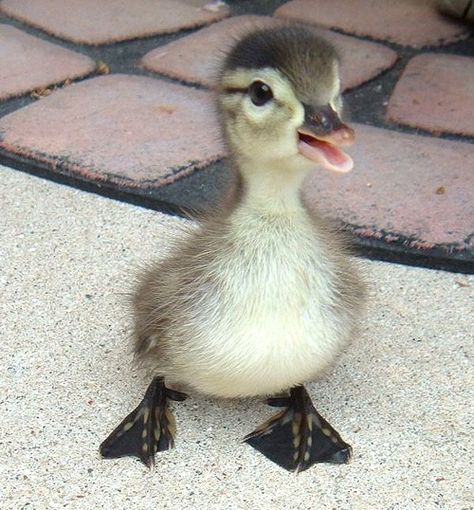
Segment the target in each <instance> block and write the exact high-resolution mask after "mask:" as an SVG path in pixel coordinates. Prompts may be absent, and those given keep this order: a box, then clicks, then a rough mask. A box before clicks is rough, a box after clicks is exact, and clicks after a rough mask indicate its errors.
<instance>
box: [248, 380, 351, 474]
mask: <svg viewBox="0 0 474 510" xmlns="http://www.w3.org/2000/svg"><path fill="white" fill-rule="evenodd" d="M268 403H269V404H270V405H272V406H275V407H285V409H283V410H282V411H280V412H279V413H277V414H276V415H275V416H273V417H272V418H270V419H269V420H268V421H266V422H265V423H263V424H262V425H261V426H260V427H259V428H258V429H257V430H255V431H254V432H252V433H251V434H248V435H247V436H246V437H245V439H244V440H245V441H246V442H247V443H248V444H249V445H250V446H252V447H253V448H255V449H256V450H258V451H259V452H260V453H262V454H263V455H265V457H267V458H268V459H270V460H271V461H273V462H275V463H277V464H278V465H279V466H281V467H283V468H285V469H287V470H288V471H296V472H299V471H304V470H305V469H308V468H309V467H311V466H312V465H313V464H316V463H317V462H330V463H334V464H343V463H347V462H349V460H350V458H351V453H352V448H351V447H350V445H348V444H347V443H345V442H344V441H343V440H342V439H341V436H340V435H339V434H338V433H337V432H336V431H335V430H334V429H333V428H332V427H331V425H329V423H328V422H327V421H326V420H325V419H324V418H323V417H322V416H321V415H320V414H319V413H318V412H317V411H316V409H315V408H314V406H313V404H312V402H311V399H310V397H309V395H308V393H307V392H306V390H305V389H304V387H303V386H298V387H297V388H293V389H292V390H291V391H290V396H289V397H277V398H274V399H269V400H268Z"/></svg>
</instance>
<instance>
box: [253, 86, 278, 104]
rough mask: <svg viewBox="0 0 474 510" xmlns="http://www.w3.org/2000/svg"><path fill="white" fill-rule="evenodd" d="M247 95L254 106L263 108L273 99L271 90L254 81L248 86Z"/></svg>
mask: <svg viewBox="0 0 474 510" xmlns="http://www.w3.org/2000/svg"><path fill="white" fill-rule="evenodd" d="M248 93H249V96H250V99H251V101H252V103H253V104H254V105H255V106H263V105H264V104H265V103H268V101H270V99H272V98H273V92H272V89H271V88H270V87H269V86H268V85H267V84H266V83H263V81H254V82H253V83H252V84H251V85H250V87H249V90H248Z"/></svg>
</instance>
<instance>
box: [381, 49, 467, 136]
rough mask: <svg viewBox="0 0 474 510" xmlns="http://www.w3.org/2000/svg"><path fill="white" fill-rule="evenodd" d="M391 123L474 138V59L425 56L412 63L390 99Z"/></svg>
mask: <svg viewBox="0 0 474 510" xmlns="http://www.w3.org/2000/svg"><path fill="white" fill-rule="evenodd" d="M387 119H388V120H391V121H394V122H399V123H400V124H407V125H409V126H414V127H420V128H423V129H428V130H430V131H449V132H451V133H461V134H463V135H470V136H474V58H469V57H459V56H456V55H441V54H425V55H418V56H416V57H415V58H413V59H411V60H410V62H409V63H408V65H407V66H406V68H405V70H404V71H403V74H402V76H401V78H400V80H399V81H398V83H397V85H396V87H395V90H394V92H393V95H392V97H391V99H390V102H389V105H388V111H387Z"/></svg>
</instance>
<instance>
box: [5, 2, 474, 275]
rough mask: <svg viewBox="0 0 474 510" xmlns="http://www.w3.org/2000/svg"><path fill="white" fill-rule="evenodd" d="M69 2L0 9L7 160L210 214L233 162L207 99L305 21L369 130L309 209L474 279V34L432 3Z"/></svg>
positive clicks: (362, 131) (405, 254) (312, 187)
mask: <svg viewBox="0 0 474 510" xmlns="http://www.w3.org/2000/svg"><path fill="white" fill-rule="evenodd" d="M64 5H65V4H64V2H60V1H59V0H2V1H0V163H1V162H2V161H3V162H5V161H8V163H9V164H10V166H15V164H16V162H18V168H20V167H21V168H22V169H27V170H28V171H30V172H32V173H34V172H35V171H36V169H39V168H41V169H42V172H43V173H44V172H46V173H48V172H49V174H50V175H51V176H56V178H61V176H68V177H72V178H73V180H74V179H75V182H77V183H81V182H86V183H88V186H90V187H91V189H96V190H97V191H100V192H103V193H108V192H110V193H112V191H114V190H115V191H118V192H119V193H120V194H121V196H122V197H124V198H125V199H127V197H130V199H133V200H138V201H140V197H145V196H146V198H147V200H148V201H150V200H151V202H153V200H156V203H157V204H163V203H164V204H169V205H170V206H172V207H174V208H175V209H178V208H184V209H186V208H191V207H193V208H195V207H196V202H198V205H199V206H200V208H202V209H205V208H207V207H209V204H210V203H212V202H213V201H214V200H215V194H216V193H217V190H218V189H220V188H222V186H223V183H224V182H225V175H226V166H225V163H221V160H222V159H223V158H224V156H225V151H224V149H223V146H222V143H221V141H220V136H219V133H218V127H217V123H216V119H215V113H214V108H213V105H212V93H211V92H209V91H207V90H200V89H203V88H204V89H206V88H208V87H212V85H213V80H214V76H215V71H216V69H217V68H218V65H219V60H220V58H221V57H222V54H223V51H224V50H225V49H226V48H228V47H229V45H230V44H231V43H232V41H233V40H234V39H235V37H238V36H239V35H241V34H242V33H245V31H247V30H250V29H251V28H252V27H254V26H260V25H265V26H268V25H270V26H271V25H277V24H279V23H282V22H288V20H299V21H305V22H308V23H311V24H314V25H315V26H317V27H318V29H319V30H320V31H321V33H322V34H323V35H325V37H327V38H328V39H330V40H331V41H332V42H333V43H334V44H335V45H336V47H337V49H338V51H339V53H340V55H341V64H342V65H341V71H342V83H343V87H344V89H345V90H346V97H347V100H348V103H349V104H350V106H351V108H352V110H353V112H354V113H353V120H354V121H355V122H356V123H358V124H357V125H356V127H357V132H358V134H359V136H358V144H357V145H356V146H355V147H354V149H353V151H352V154H353V157H354V160H355V164H356V166H355V169H354V171H353V172H352V173H351V174H349V175H347V176H342V177H341V176H338V177H334V176H332V175H327V174H326V173H322V172H321V173H319V172H318V173H315V174H313V175H312V176H311V178H310V179H308V181H307V183H306V186H305V195H306V198H307V200H308V201H309V203H311V204H313V206H316V205H317V206H318V207H320V208H322V209H323V210H324V212H325V213H327V214H328V215H330V216H332V217H335V218H337V219H339V220H341V221H342V222H343V223H345V225H346V227H347V228H348V229H349V230H350V231H351V232H353V234H354V236H355V240H356V242H357V243H358V244H359V245H360V246H362V247H363V248H364V249H365V250H366V251H368V252H370V253H371V254H372V255H374V254H375V255H376V256H382V257H384V258H389V259H390V258H392V259H394V260H404V261H408V262H410V261H411V262H417V261H418V262H419V263H422V264H428V265H434V266H438V267H439V266H441V267H450V268H451V269H461V270H464V271H471V272H472V271H474V269H473V268H474V235H473V225H474V208H473V207H472V204H473V203H474V181H473V179H474V172H473V170H474V128H473V126H474V122H473V118H474V36H473V34H472V29H471V27H470V26H469V25H468V24H465V23H461V22H458V21H456V20H454V19H451V18H448V17H445V16H443V15H441V14H439V13H438V12H437V10H436V8H435V3H434V1H431V0H424V1H415V0H403V1H400V2H396V3H390V2H385V3H382V2H380V3H378V4H375V3H374V2H371V1H369V0H353V1H349V0H337V1H335V0H311V1H310V0H294V1H291V2H287V3H284V2H281V1H280V2H278V1H274V2H269V1H265V2H264V1H260V2H259V1H257V2H228V3H227V4H224V3H223V2H210V1H204V0H188V1H185V0H180V1H175V0H158V1H155V0H153V1H152V0H140V1H137V2H133V3H131V2H126V1H115V0H114V1H112V0H107V1H106V0H104V1H103V2H92V1H90V0H88V1H75V0H74V1H73V0H71V1H70V2H68V3H67V8H65V7H64ZM272 14H275V15H276V16H275V17H273V16H272ZM369 14H370V15H369ZM224 18H226V19H224ZM205 25H207V26H205ZM200 27H203V28H200ZM341 32H343V33H341ZM115 41H122V42H120V43H116V44H112V43H114V42H115ZM116 68H120V73H116V72H115V71H112V74H110V75H109V76H102V77H101V76H100V74H104V73H108V72H109V70H110V69H112V70H113V69H116ZM173 82H174V83H173ZM177 82H179V83H177ZM191 195H192V196H193V197H194V199H193V200H194V202H193V203H192V204H191V202H190V201H189V200H190V198H189V197H190V196H191ZM147 203H150V202H147ZM157 207H159V206H158V205H157Z"/></svg>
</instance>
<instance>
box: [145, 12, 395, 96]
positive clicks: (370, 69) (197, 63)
mask: <svg viewBox="0 0 474 510" xmlns="http://www.w3.org/2000/svg"><path fill="white" fill-rule="evenodd" d="M281 24H282V22H281V21H280V20H275V19H273V18H270V17H264V16H237V17H234V18H229V19H226V20H224V21H221V22H219V23H216V24H214V25H212V26H210V27H207V28H204V29H202V30H199V31H198V32H196V33H194V34H191V35H189V36H186V37H182V38H180V39H178V40H177V41H174V42H172V43H170V44H167V45H165V46H160V47H159V48H156V49H155V50H153V51H150V52H149V53H147V54H146V55H145V57H144V58H143V60H142V62H143V64H144V66H145V67H146V68H147V69H149V70H151V71H155V72H158V73H161V74H165V75H167V76H170V77H172V78H177V79H179V80H183V81H186V82H189V83H199V84H202V85H207V86H211V85H212V84H213V81H214V77H215V75H216V72H217V70H218V68H219V64H220V62H221V60H222V58H223V55H224V54H225V51H226V50H228V49H229V48H230V46H231V45H232V44H233V43H234V42H235V40H236V39H237V38H239V37H242V36H243V35H244V34H245V33H246V32H249V31H251V30H252V29H255V28H258V27H269V26H270V27H271V26H279V25H281ZM318 32H320V33H321V35H322V36H323V37H325V38H327V39H329V40H330V41H331V42H333V43H334V44H335V46H336V47H337V49H338V50H339V52H340V54H341V59H342V66H341V73H342V82H343V87H344V88H346V89H347V88H352V87H356V86H358V85H360V84H361V83H363V82H364V81H367V80H370V79H371V78H373V77H374V76H376V75H377V74H379V73H380V72H382V71H384V70H385V69H387V68H389V67H391V66H392V65H393V64H394V62H395V61H396V59H397V55H396V53H395V52H394V51H392V50H390V49H389V48H386V47H384V46H382V45H380V44H376V43H373V42H368V41H361V40H359V39H355V38H354V37H350V36H346V35H342V34H336V33H335V32H330V31H328V30H318Z"/></svg>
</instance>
